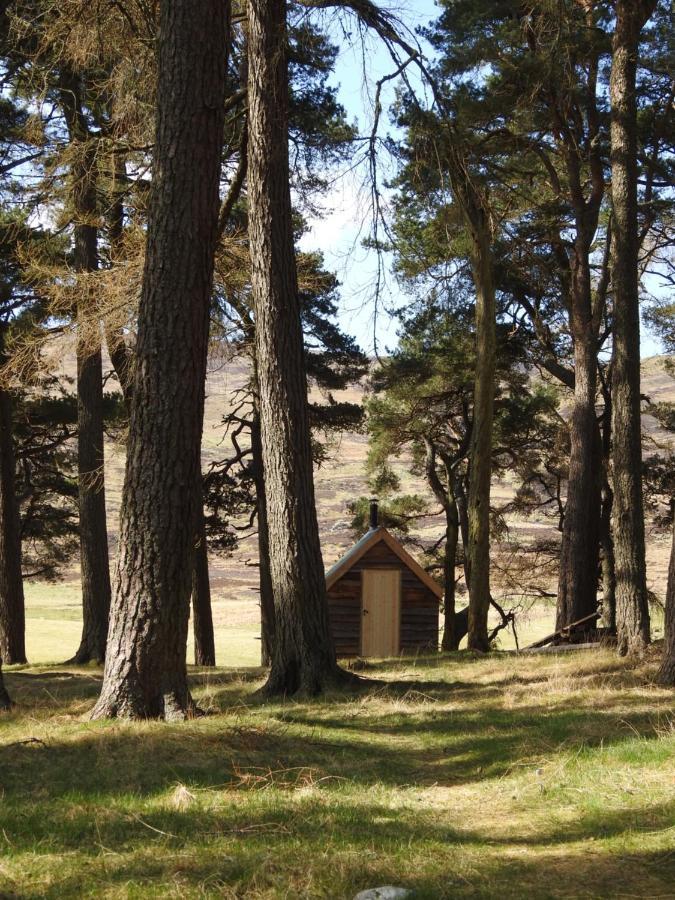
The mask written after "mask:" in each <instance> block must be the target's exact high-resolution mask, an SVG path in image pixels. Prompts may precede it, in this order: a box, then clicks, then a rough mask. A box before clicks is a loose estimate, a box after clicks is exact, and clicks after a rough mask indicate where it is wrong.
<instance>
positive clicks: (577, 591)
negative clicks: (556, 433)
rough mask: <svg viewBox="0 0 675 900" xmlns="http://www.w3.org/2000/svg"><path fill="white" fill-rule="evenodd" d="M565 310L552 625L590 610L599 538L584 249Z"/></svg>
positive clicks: (592, 338)
mask: <svg viewBox="0 0 675 900" xmlns="http://www.w3.org/2000/svg"><path fill="white" fill-rule="evenodd" d="M579 256H580V262H579V264H578V267H577V268H578V270H579V271H578V272H577V277H578V283H577V285H576V289H575V290H574V291H573V307H572V311H571V317H570V319H571V324H572V334H573V337H574V374H575V378H574V400H573V405H572V415H571V417H570V422H569V429H570V464H569V482H568V490H567V503H566V506H565V519H564V522H563V533H562V544H561V550H560V575H559V579H558V605H557V616H556V629H559V628H564V627H565V626H566V625H569V624H570V623H571V622H575V621H577V620H578V619H582V618H583V617H584V616H588V615H590V614H591V613H592V612H595V610H596V608H597V602H598V601H597V591H598V559H599V540H600V471H599V464H598V463H599V459H600V453H599V447H598V430H597V422H596V417H595V398H596V390H597V348H596V334H597V329H596V328H595V325H594V324H593V322H592V311H591V302H590V292H591V285H590V267H589V266H588V265H587V263H588V258H587V256H586V254H585V252H584V251H582V252H581V253H580V254H579Z"/></svg>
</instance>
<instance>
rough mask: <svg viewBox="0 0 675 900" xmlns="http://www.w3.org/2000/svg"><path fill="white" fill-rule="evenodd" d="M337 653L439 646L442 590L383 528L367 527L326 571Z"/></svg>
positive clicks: (377, 654)
mask: <svg viewBox="0 0 675 900" xmlns="http://www.w3.org/2000/svg"><path fill="white" fill-rule="evenodd" d="M326 588H327V593H328V611H329V617H330V625H331V630H332V632H333V640H334V642H335V649H336V652H337V655H338V656H343V657H344V656H362V657H387V656H398V655H399V654H400V653H408V652H415V651H421V650H437V649H438V618H439V608H440V604H441V602H442V599H443V589H442V588H441V587H440V585H438V584H437V583H436V582H435V581H434V580H433V578H431V576H430V575H428V574H427V573H426V572H425V571H424V569H423V568H422V567H421V566H420V564H419V563H418V562H416V560H415V559H413V557H412V556H411V555H410V554H409V553H408V552H407V550H405V549H404V547H403V546H402V545H401V544H400V542H399V541H397V540H396V538H395V537H394V536H393V535H391V534H390V533H389V532H388V531H387V529H386V528H383V527H381V526H378V524H377V506H376V504H371V528H370V531H368V532H367V533H366V534H365V535H364V536H363V537H362V538H361V540H360V541H359V542H358V543H356V544H355V545H354V546H353V547H352V548H351V550H349V551H348V552H347V553H346V554H345V555H344V556H343V557H342V559H340V560H338V562H336V563H335V565H334V566H333V567H332V568H331V569H329V570H328V572H327V573H326Z"/></svg>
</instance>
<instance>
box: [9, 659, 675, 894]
mask: <svg viewBox="0 0 675 900" xmlns="http://www.w3.org/2000/svg"><path fill="white" fill-rule="evenodd" d="M570 657H572V658H570ZM655 662H656V659H655V658H652V659H650V660H647V661H644V662H642V663H640V664H639V665H631V664H629V663H626V662H625V661H620V660H618V659H617V658H616V657H615V656H614V655H613V654H611V653H609V652H607V651H602V650H600V651H594V652H591V653H580V654H569V655H567V656H564V657H563V656H560V657H555V658H552V657H531V656H530V657H514V656H505V655H501V656H495V657H493V658H487V659H485V658H483V659H478V658H472V657H470V656H468V655H466V654H457V655H454V656H452V657H449V658H444V659H441V660H439V659H436V658H434V659H420V660H417V661H412V660H409V661H401V662H396V663H387V664H382V665H379V666H375V667H371V668H369V669H367V670H366V672H365V675H366V676H367V677H368V678H369V679H372V680H371V681H369V682H367V683H365V684H364V685H363V687H362V688H361V689H360V690H359V691H358V692H357V693H354V694H335V695H332V696H329V697H326V698H322V699H319V700H315V701H311V702H310V701H303V702H291V701H289V702H285V703H282V702H276V703H269V702H264V701H262V700H261V699H260V698H259V697H258V696H257V695H256V694H255V689H256V687H257V686H258V684H259V681H258V680H257V679H258V677H259V676H258V673H257V672H256V671H252V672H251V671H249V672H242V671H239V672H237V671H226V670H223V669H218V670H216V671H215V672H205V671H203V670H202V671H194V672H193V673H192V676H191V677H192V682H193V687H194V693H195V694H196V696H197V697H198V698H199V700H200V703H201V705H202V706H203V707H204V708H205V709H207V710H208V711H209V712H210V715H208V716H206V717H204V718H200V719H196V720H193V721H190V722H188V723H185V724H183V725H165V724H162V723H155V722H146V723H141V724H131V723H126V722H109V723H99V722H97V723H90V722H88V721H86V718H84V716H85V714H86V712H87V710H88V709H89V708H90V707H91V705H92V703H93V701H94V698H95V696H96V694H97V691H98V688H99V679H100V673H99V672H98V671H97V670H95V669H86V670H85V669H76V668H72V669H71V668H69V669H64V668H59V669H45V668H37V667H35V668H24V669H18V670H17V669H9V670H8V672H7V682H8V687H9V689H10V691H11V693H12V694H13V697H14V699H15V700H16V701H17V703H18V706H17V708H16V710H15V711H14V712H12V713H11V714H9V715H6V716H3V717H2V718H0V896H2V897H8V896H9V897H12V896H16V897H22V898H33V897H35V898H37V897H40V898H43V897H46V898H52V897H53V898H69V897H73V898H75V897H78V898H79V897H93V896H96V897H132V898H133V897H152V896H158V897H159V896H161V897H181V898H182V897H252V898H263V897H265V898H269V897H326V898H350V897H353V895H354V894H355V893H356V892H357V891H358V890H361V889H363V888H365V887H369V886H374V885H378V884H386V883H393V884H400V885H404V886H407V887H409V888H411V889H413V891H414V895H415V896H416V897H420V898H423V897H513V898H520V897H526V896H527V897H541V898H544V897H588V898H591V897H603V896H608V897H663V898H665V897H672V896H673V884H674V883H675V824H674V823H675V722H674V714H673V702H672V701H673V694H672V692H671V691H667V690H664V689H661V688H658V687H655V686H654V685H653V684H652V682H651V678H652V676H653V671H654V666H655ZM375 679H377V680H375ZM26 741H28V743H22V742H26Z"/></svg>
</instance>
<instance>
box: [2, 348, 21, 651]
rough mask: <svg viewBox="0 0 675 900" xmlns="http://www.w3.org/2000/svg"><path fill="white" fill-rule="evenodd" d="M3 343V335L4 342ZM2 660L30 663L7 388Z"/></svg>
mask: <svg viewBox="0 0 675 900" xmlns="http://www.w3.org/2000/svg"><path fill="white" fill-rule="evenodd" d="M2 339H3V336H2V335H0V341H1V340H2ZM0 353H1V348H0ZM0 658H2V659H4V661H5V662H6V663H25V662H26V614H25V604H24V596H23V578H22V574H21V519H20V515H19V503H18V500H17V496H16V460H15V456H14V431H13V425H12V399H11V395H10V393H9V391H7V390H5V388H3V387H0Z"/></svg>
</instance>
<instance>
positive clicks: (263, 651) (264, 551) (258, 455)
mask: <svg viewBox="0 0 675 900" xmlns="http://www.w3.org/2000/svg"><path fill="white" fill-rule="evenodd" d="M257 402H258V401H257V399H256V404H257ZM251 448H252V450H253V479H254V482H255V498H256V508H257V516H258V565H259V569H258V572H259V581H260V661H261V663H262V665H263V666H269V665H271V662H272V647H273V646H274V587H273V585H272V571H271V568H270V535H269V523H268V521H267V495H266V490H265V471H264V466H263V458H262V437H261V434H260V414H259V412H258V408H257V405H254V409H253V419H252V422H251Z"/></svg>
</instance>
